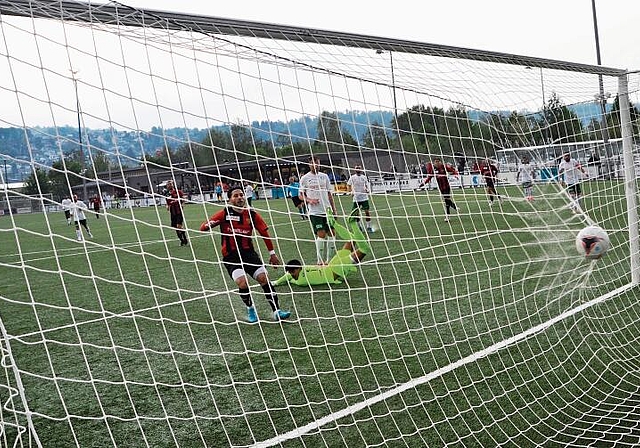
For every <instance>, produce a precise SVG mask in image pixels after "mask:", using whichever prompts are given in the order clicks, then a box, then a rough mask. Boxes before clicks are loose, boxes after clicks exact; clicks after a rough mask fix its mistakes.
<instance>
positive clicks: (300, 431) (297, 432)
mask: <svg viewBox="0 0 640 448" xmlns="http://www.w3.org/2000/svg"><path fill="white" fill-rule="evenodd" d="M635 286H636V285H634V284H628V285H625V286H622V287H620V288H618V289H616V290H614V291H611V292H609V293H607V294H605V295H603V296H600V297H598V298H595V299H593V300H591V301H589V302H586V303H584V304H582V305H580V306H578V307H576V308H574V309H572V310H569V311H566V312H564V313H562V314H560V315H558V316H556V317H554V318H553V319H549V320H548V321H546V322H543V323H541V324H539V325H536V326H535V327H532V328H530V329H529V330H527V331H525V332H523V333H520V334H517V335H515V336H512V337H510V338H507V339H505V340H503V341H501V342H498V343H496V344H493V345H491V346H489V347H487V348H485V349H484V350H480V351H479V352H476V353H473V354H471V355H469V356H466V357H464V358H462V359H459V360H458V361H456V362H453V363H451V364H449V365H448V366H445V367H442V368H440V369H438V370H434V371H433V372H430V373H428V374H427V375H424V376H422V377H420V378H416V379H414V380H411V381H409V382H407V383H404V384H403V385H401V386H398V387H395V388H393V389H391V390H388V391H386V392H383V393H381V394H380V395H378V396H376V397H372V398H369V399H368V400H365V401H363V402H360V403H358V404H354V405H352V406H349V407H347V408H345V409H343V410H341V411H338V412H334V413H333V414H329V415H327V416H325V417H322V418H321V419H319V420H316V421H314V422H311V423H309V424H307V425H304V426H301V427H299V428H296V429H294V430H292V431H289V432H287V433H285V434H281V435H278V436H276V437H273V438H271V439H268V440H264V441H262V442H258V443H257V444H256V445H255V446H256V447H270V446H274V445H277V444H279V443H283V442H286V441H287V440H291V439H295V438H298V437H300V436H303V435H305V434H308V433H309V432H311V431H313V430H318V429H320V428H321V427H322V426H324V425H326V424H327V423H331V422H334V421H336V420H339V419H341V418H343V417H346V416H348V415H352V414H355V413H356V412H358V411H361V410H363V409H365V408H367V407H369V406H372V405H374V404H376V403H379V402H381V401H384V400H386V399H388V398H391V397H394V396H396V395H398V394H400V393H402V392H405V391H407V390H409V389H414V388H415V387H417V386H420V385H422V384H425V383H428V382H429V381H432V380H434V379H436V378H439V377H441V376H442V375H444V374H445V373H449V372H451V371H453V370H455V369H457V368H459V367H462V366H464V365H466V364H469V363H472V362H475V361H477V360H479V359H481V358H485V357H487V356H489V355H492V354H494V353H496V352H497V351H499V350H501V349H503V348H505V347H508V346H510V345H513V344H516V343H518V342H520V341H522V340H524V339H527V338H529V337H531V336H533V335H535V334H536V333H540V332H542V331H545V330H546V329H547V328H549V327H551V326H552V325H554V324H556V323H558V322H560V321H562V320H564V319H566V318H568V317H571V316H573V315H575V314H578V313H580V312H582V311H584V310H586V309H588V308H590V307H592V306H594V305H597V304H599V303H602V302H604V301H605V300H608V299H610V298H611V297H615V296H617V295H619V294H622V293H623V292H625V291H627V290H628V289H631V288H633V287H635Z"/></svg>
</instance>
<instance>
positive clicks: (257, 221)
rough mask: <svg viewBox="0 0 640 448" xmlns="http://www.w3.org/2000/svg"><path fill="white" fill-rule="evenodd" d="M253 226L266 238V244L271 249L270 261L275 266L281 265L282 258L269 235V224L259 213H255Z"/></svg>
mask: <svg viewBox="0 0 640 448" xmlns="http://www.w3.org/2000/svg"><path fill="white" fill-rule="evenodd" d="M253 228H254V229H256V231H257V232H258V234H259V235H260V236H261V237H262V239H263V240H264V244H265V246H267V250H268V251H269V263H270V264H271V265H272V266H274V267H275V266H280V259H279V258H278V256H277V255H276V251H275V248H274V246H273V240H272V239H271V235H269V226H268V225H267V223H266V222H265V221H264V219H262V216H260V214H258V213H255V214H254V222H253Z"/></svg>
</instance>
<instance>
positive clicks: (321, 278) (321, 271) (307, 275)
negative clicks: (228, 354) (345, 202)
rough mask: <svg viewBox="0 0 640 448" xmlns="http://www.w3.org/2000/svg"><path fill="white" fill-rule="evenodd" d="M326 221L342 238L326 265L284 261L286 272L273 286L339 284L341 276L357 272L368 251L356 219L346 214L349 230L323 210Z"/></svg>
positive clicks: (329, 211)
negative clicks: (339, 247)
mask: <svg viewBox="0 0 640 448" xmlns="http://www.w3.org/2000/svg"><path fill="white" fill-rule="evenodd" d="M327 222H328V224H329V226H330V227H332V228H333V229H334V230H335V231H336V233H337V235H338V236H339V237H340V238H342V239H343V240H346V241H347V242H346V243H345V244H344V246H343V247H342V249H340V250H339V251H338V252H337V253H336V254H335V255H334V256H333V258H332V259H331V260H330V261H329V264H327V265H326V266H303V265H302V263H300V261H299V260H290V261H288V262H287V263H286V264H285V267H284V268H285V270H286V271H287V273H286V274H285V275H283V276H282V277H280V278H279V279H278V280H276V281H274V282H273V283H272V284H273V286H280V285H284V284H285V283H291V284H294V285H298V286H314V285H329V284H339V283H342V282H343V281H344V279H345V278H346V277H347V276H348V275H350V274H352V273H354V272H357V271H358V268H357V267H356V265H357V264H358V263H360V261H362V259H363V258H364V257H365V256H366V255H367V254H368V253H369V251H370V247H369V243H367V240H366V238H365V236H364V234H363V233H362V231H361V230H360V227H358V222H357V221H356V220H355V219H354V218H352V217H349V219H348V224H349V228H350V229H351V231H349V229H347V228H346V227H344V226H342V225H341V224H338V223H337V222H336V220H335V218H334V216H333V213H332V212H331V209H327Z"/></svg>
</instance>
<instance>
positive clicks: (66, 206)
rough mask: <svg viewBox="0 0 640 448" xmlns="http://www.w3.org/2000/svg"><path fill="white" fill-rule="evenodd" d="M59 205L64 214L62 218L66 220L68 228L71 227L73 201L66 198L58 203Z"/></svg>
mask: <svg viewBox="0 0 640 448" xmlns="http://www.w3.org/2000/svg"><path fill="white" fill-rule="evenodd" d="M60 205H61V206H62V211H63V212H64V217H65V219H66V220H67V225H68V226H70V225H71V218H72V216H71V208H72V207H73V201H72V200H71V199H70V198H69V197H68V196H66V197H65V198H64V199H63V200H62V202H61V203H60Z"/></svg>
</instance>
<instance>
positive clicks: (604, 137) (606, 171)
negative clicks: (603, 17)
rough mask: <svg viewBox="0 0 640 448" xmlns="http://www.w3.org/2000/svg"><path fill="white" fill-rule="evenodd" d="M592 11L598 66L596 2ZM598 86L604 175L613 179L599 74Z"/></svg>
mask: <svg viewBox="0 0 640 448" xmlns="http://www.w3.org/2000/svg"><path fill="white" fill-rule="evenodd" d="M591 10H592V12H593V34H594V36H595V39H596V61H597V63H598V65H602V59H601V58H600V37H599V35H598V15H597V12H596V0H591ZM598 86H599V88H600V94H599V95H598V100H599V101H598V103H599V104H600V116H601V124H600V127H601V128H602V129H601V131H602V141H603V143H604V153H605V161H604V174H605V177H607V178H610V177H611V159H612V156H611V148H610V147H609V131H608V129H607V97H606V96H605V94H604V82H603V80H602V74H598Z"/></svg>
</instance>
